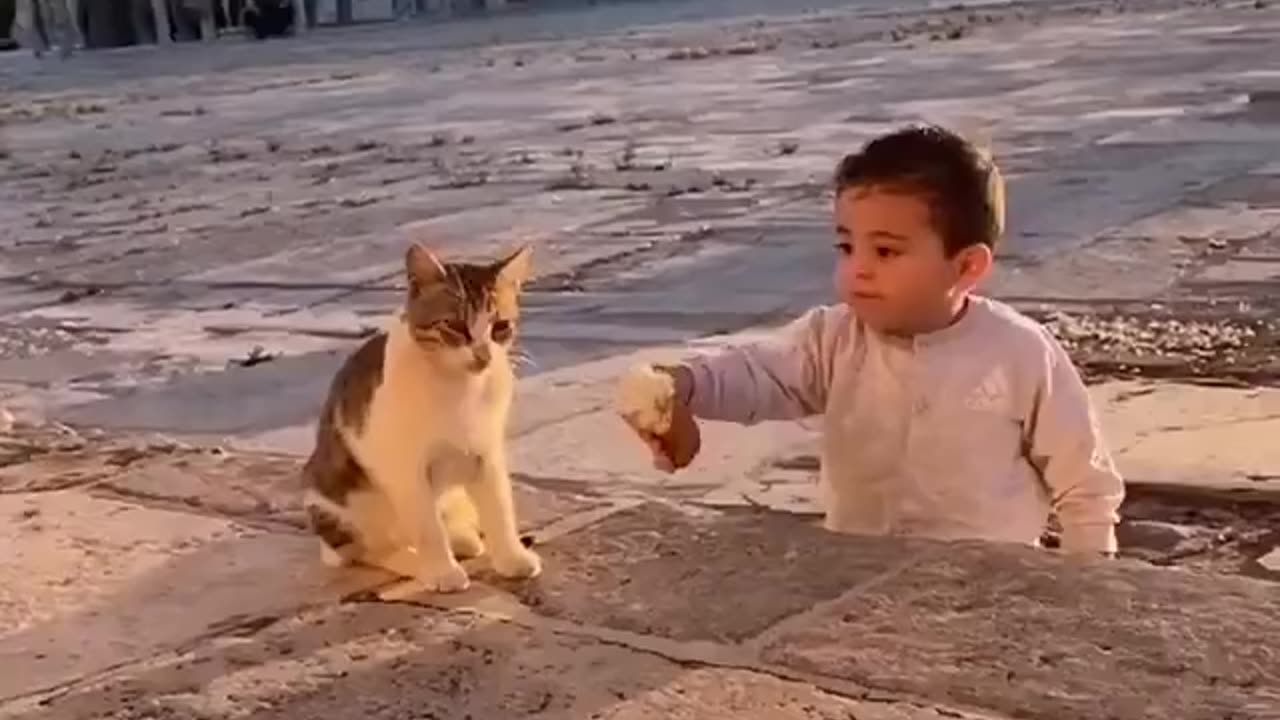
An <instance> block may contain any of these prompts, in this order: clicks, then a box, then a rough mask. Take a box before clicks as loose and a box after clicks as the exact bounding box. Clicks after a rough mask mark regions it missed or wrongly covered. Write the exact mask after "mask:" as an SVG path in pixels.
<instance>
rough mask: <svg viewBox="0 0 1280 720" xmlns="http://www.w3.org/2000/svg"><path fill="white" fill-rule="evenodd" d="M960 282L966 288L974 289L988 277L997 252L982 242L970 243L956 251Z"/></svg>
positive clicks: (955, 259)
mask: <svg viewBox="0 0 1280 720" xmlns="http://www.w3.org/2000/svg"><path fill="white" fill-rule="evenodd" d="M954 261H955V263H956V273H957V275H958V278H957V280H958V284H959V285H960V286H961V287H962V288H963V289H965V290H972V289H973V288H975V287H977V286H978V285H980V284H981V283H982V281H983V280H985V279H986V277H987V275H988V274H990V273H991V267H992V265H994V264H995V254H994V253H992V252H991V248H990V247H989V246H987V245H984V244H982V243H978V244H977V245H970V246H969V247H967V248H965V249H963V250H961V251H960V252H958V253H956V256H955V258H954Z"/></svg>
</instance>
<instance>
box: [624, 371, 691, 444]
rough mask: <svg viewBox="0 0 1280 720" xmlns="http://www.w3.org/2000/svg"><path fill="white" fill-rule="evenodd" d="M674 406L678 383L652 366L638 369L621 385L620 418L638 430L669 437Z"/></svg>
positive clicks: (625, 378)
mask: <svg viewBox="0 0 1280 720" xmlns="http://www.w3.org/2000/svg"><path fill="white" fill-rule="evenodd" d="M675 402H676V383H675V380H674V379H673V378H672V377H671V376H670V375H668V374H667V373H664V372H662V371H661V370H657V369H655V368H654V367H653V366H652V365H649V364H643V365H636V366H634V367H632V368H631V369H630V370H628V371H627V373H626V374H625V375H623V376H622V379H621V380H620V381H619V382H618V388H617V395H616V397H615V405H616V407H617V410H618V414H619V415H621V416H622V417H623V418H624V419H625V420H626V421H627V422H628V423H630V424H631V425H632V426H633V427H635V428H636V429H637V430H641V431H644V432H649V433H653V434H654V435H657V436H659V437H661V436H664V435H666V434H667V433H669V432H670V431H671V423H672V413H673V411H674V409H675Z"/></svg>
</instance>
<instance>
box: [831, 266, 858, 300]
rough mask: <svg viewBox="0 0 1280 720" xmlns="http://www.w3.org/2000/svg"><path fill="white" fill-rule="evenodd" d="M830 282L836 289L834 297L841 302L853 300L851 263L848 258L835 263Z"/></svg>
mask: <svg viewBox="0 0 1280 720" xmlns="http://www.w3.org/2000/svg"><path fill="white" fill-rule="evenodd" d="M832 275H833V277H832V282H833V284H834V285H835V289H836V298H837V299H838V300H840V302H843V303H849V302H850V301H852V300H853V264H852V263H850V262H849V261H848V260H841V261H840V262H838V263H836V269H835V272H834V273H832Z"/></svg>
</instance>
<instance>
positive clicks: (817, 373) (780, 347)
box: [678, 306, 850, 425]
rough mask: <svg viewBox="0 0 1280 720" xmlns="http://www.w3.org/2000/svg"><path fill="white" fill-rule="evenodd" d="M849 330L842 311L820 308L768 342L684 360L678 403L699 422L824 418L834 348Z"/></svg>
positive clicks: (751, 421) (759, 342) (800, 318)
mask: <svg viewBox="0 0 1280 720" xmlns="http://www.w3.org/2000/svg"><path fill="white" fill-rule="evenodd" d="M849 331H850V329H849V323H848V314H847V311H846V310H845V308H843V307H842V306H836V307H819V308H814V309H813V310H810V311H809V312H807V313H805V314H804V315H802V316H801V317H799V318H797V319H796V320H794V321H793V322H791V323H790V324H788V325H786V326H785V327H783V328H782V329H780V330H779V331H778V332H777V333H775V334H774V335H772V336H770V337H768V338H764V339H762V340H758V341H755V342H751V343H746V344H743V345H740V346H737V347H731V348H726V349H724V350H720V351H717V352H715V353H711V354H708V355H703V356H699V357H695V358H692V359H689V360H686V361H685V362H684V363H683V364H682V365H681V367H682V368H684V369H685V370H687V374H685V373H682V374H684V375H685V377H684V378H683V379H684V380H687V381H688V387H687V388H679V389H680V390H685V391H686V392H685V394H684V395H683V397H681V398H680V400H682V401H685V402H687V403H688V406H689V409H690V410H691V411H692V412H693V414H694V415H695V416H697V417H700V418H705V419H707V420H724V421H728V422H736V423H742V424H746V425H750V424H754V423H758V422H762V421H765V420H794V419H798V418H803V417H808V416H811V415H817V414H819V413H822V412H823V411H824V410H825V409H826V404H827V390H828V386H829V385H830V378H831V362H832V356H833V355H834V352H835V345H836V343H837V342H839V339H840V338H842V337H844V336H846V335H847V333H849ZM846 339H847V338H846ZM680 384H683V383H678V385H680Z"/></svg>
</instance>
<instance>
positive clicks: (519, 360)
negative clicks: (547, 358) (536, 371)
mask: <svg viewBox="0 0 1280 720" xmlns="http://www.w3.org/2000/svg"><path fill="white" fill-rule="evenodd" d="M507 357H509V358H511V364H512V365H513V366H516V367H530V368H536V367H538V361H537V360H535V359H534V357H533V356H532V355H530V354H529V351H528V350H525V349H524V348H523V347H512V348H511V349H510V350H508V351H507Z"/></svg>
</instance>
